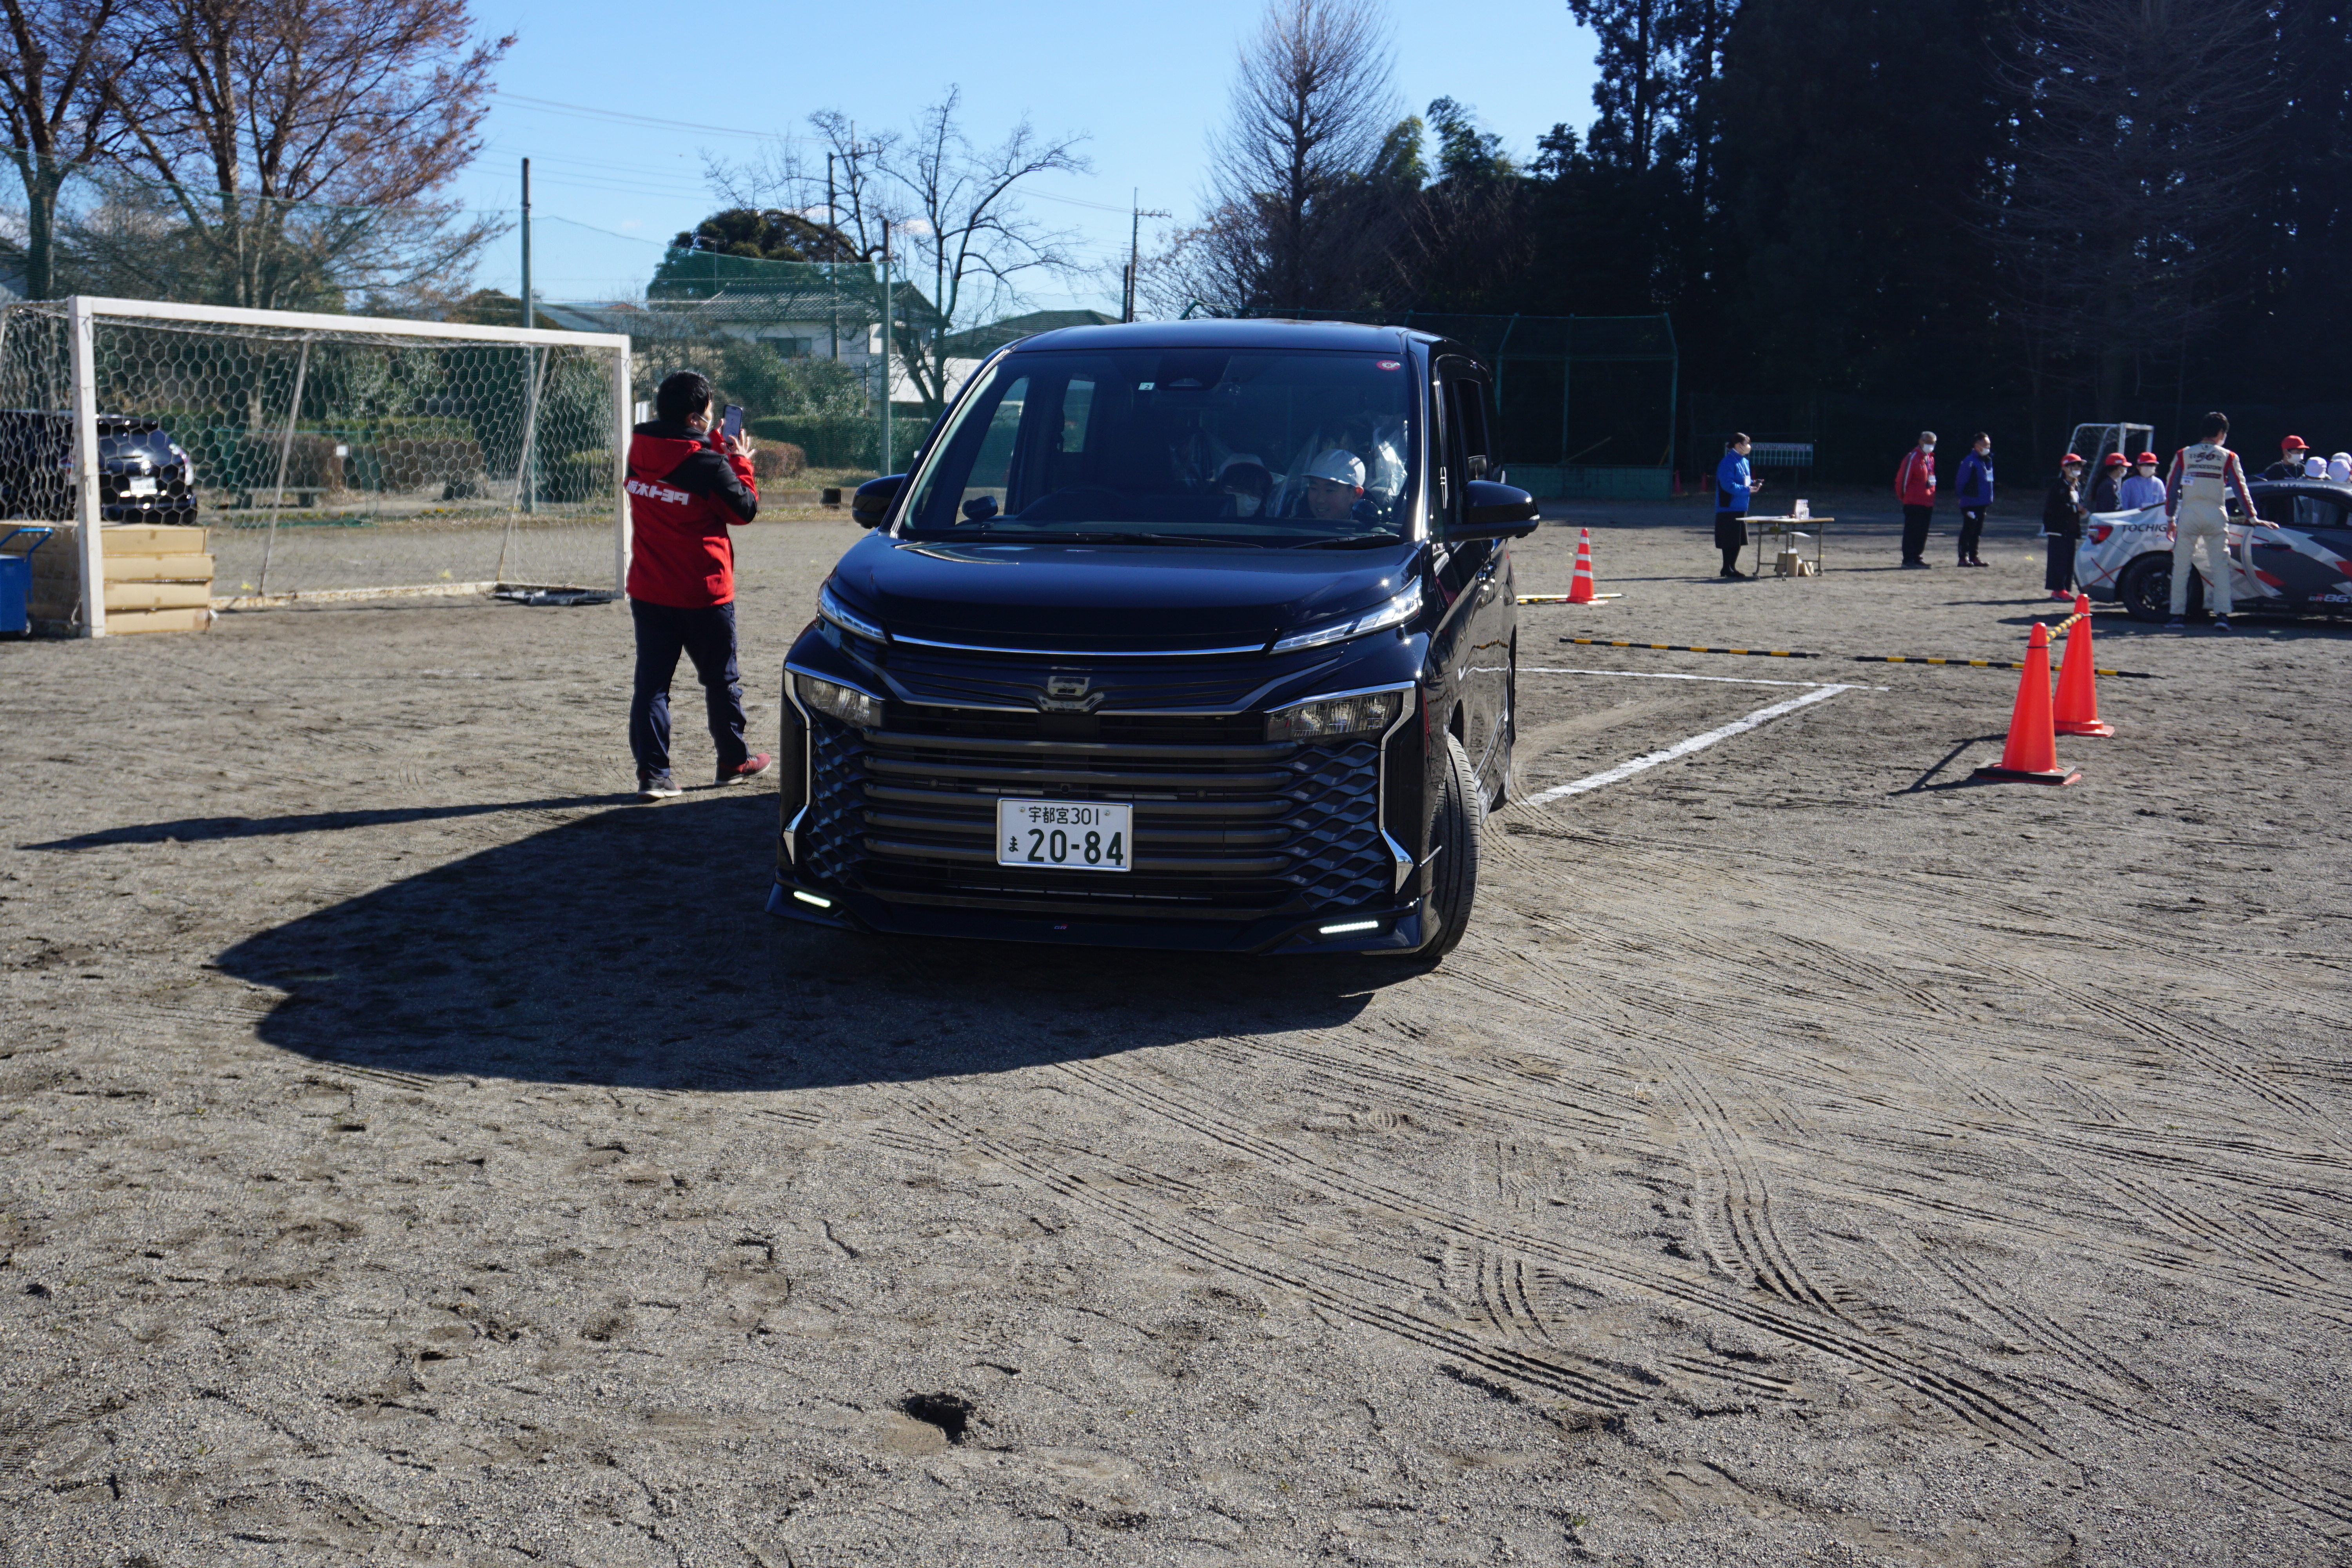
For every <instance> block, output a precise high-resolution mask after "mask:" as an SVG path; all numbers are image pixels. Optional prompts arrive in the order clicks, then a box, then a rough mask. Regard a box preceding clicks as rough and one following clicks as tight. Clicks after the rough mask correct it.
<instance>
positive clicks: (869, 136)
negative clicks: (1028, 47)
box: [709, 87, 1088, 415]
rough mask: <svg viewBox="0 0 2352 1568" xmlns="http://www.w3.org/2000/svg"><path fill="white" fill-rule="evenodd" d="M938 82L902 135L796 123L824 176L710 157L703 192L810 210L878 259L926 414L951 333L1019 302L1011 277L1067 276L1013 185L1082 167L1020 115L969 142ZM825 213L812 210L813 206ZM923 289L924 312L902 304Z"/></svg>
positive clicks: (786, 164)
mask: <svg viewBox="0 0 2352 1568" xmlns="http://www.w3.org/2000/svg"><path fill="white" fill-rule="evenodd" d="M962 107H963V90H962V89H961V88H954V87H950V89H948V91H947V95H946V96H945V97H944V98H942V99H941V100H940V101H939V102H937V103H935V104H933V105H931V106H930V107H929V108H928V109H926V110H923V111H922V113H921V115H920V116H919V118H918V119H917V121H916V123H915V125H914V127H913V128H912V129H911V130H910V131H908V132H904V133H901V132H889V131H885V132H858V131H857V130H856V127H855V126H854V125H853V124H852V123H851V122H850V121H849V120H848V119H846V118H845V116H843V115H841V114H840V113H838V112H835V111H833V110H824V111H821V112H819V113H816V114H812V115H810V116H809V124H810V125H811V126H812V127H813V128H814V130H815V131H816V132H817V141H818V142H819V143H820V145H821V146H822V147H823V148H824V151H825V152H826V153H829V154H830V155H831V160H830V161H831V168H830V171H829V175H830V180H831V188H830V189H828V188H827V184H826V182H827V178H828V172H827V171H825V170H824V169H822V168H821V167H820V163H819V161H818V159H817V158H815V157H814V156H811V155H810V154H809V153H804V152H803V151H801V150H800V149H798V148H795V147H793V146H792V145H791V144H789V143H787V144H783V145H781V146H779V147H777V148H775V149H772V151H770V152H769V153H767V154H766V155H765V156H764V157H762V158H761V159H758V160H755V161H753V162H751V163H713V164H711V165H710V166H709V178H710V181H711V184H713V185H714V186H715V187H716V188H717V189H718V190H719V192H720V193H721V194H722V195H725V196H727V197H728V198H729V199H730V200H734V201H740V202H745V203H747V204H760V205H765V204H775V205H796V206H798V207H799V208H800V209H801V210H802V211H803V212H807V213H817V212H824V217H825V221H828V222H830V223H831V224H832V225H833V226H835V228H837V229H838V230H839V231H840V232H841V233H842V234H843V235H845V236H846V237H847V238H848V240H849V242H850V244H851V245H852V247H854V248H855V250H856V253H857V255H858V256H859V257H860V258H863V259H864V260H866V261H867V262H869V263H871V262H876V261H878V260H880V259H881V258H882V255H883V251H884V247H885V246H886V245H887V247H888V248H889V253H890V257H891V262H892V275H893V278H894V279H896V280H897V281H895V282H894V285H893V289H892V294H893V300H892V330H891V342H892V345H893V347H894V348H895V349H896V351H897V353H898V363H899V365H900V366H901V367H902V368H903V369H904V370H905V371H906V373H907V376H908V380H909V381H911V382H912V383H913V384H914V386H915V391H916V395H917V397H918V398H919V401H920V402H921V403H922V405H923V407H924V409H925V410H926V412H929V413H931V414H934V415H936V414H937V413H938V412H939V410H940V408H942V407H944V406H946V403H947V398H948V395H949V394H950V393H951V392H953V391H954V390H955V387H954V384H953V383H952V382H951V380H950V374H951V372H950V368H949V361H950V357H951V356H950V349H951V346H952V345H951V344H950V342H949V340H950V337H951V336H952V335H953V334H954V333H955V332H957V331H961V330H962V329H965V328H969V327H974V326H978V325H981V324H982V322H983V321H986V320H988V319H991V318H992V317H994V316H995V315H997V314H999V313H1000V312H1001V311H1002V310H1003V309H1004V308H1005V307H1006V306H1007V305H1009V304H1010V303H1012V302H1013V301H1014V300H1017V299H1018V298H1019V295H1020V290H1021V286H1022V284H1023V282H1024V279H1028V278H1031V277H1035V276H1040V275H1067V274H1070V273H1072V272H1075V271H1076V269H1077V268H1076V263H1075V262H1074V261H1073V260H1072V259H1071V256H1070V248H1069V247H1070V245H1071V236H1069V235H1068V234H1066V233H1064V232H1062V231H1059V230H1055V229H1049V228H1047V227H1045V226H1043V225H1041V224H1039V223H1036V222H1035V221H1034V220H1033V219H1031V218H1030V217H1029V216H1027V214H1026V213H1025V212H1024V210H1023V207H1022V203H1021V197H1022V194H1023V187H1024V184H1026V183H1027V182H1029V181H1031V180H1034V178H1036V177H1037V176H1038V175H1040V174H1078V173H1084V172H1085V171H1086V170H1087V167H1088V165H1087V161H1086V160H1085V159H1084V158H1083V157H1081V156H1079V154H1078V152H1077V147H1078V143H1079V142H1080V140H1081V138H1079V137H1076V136H1064V137H1059V138H1054V137H1046V136H1041V135H1039V134H1038V133H1037V132H1036V131H1035V130H1034V128H1032V127H1031V125H1030V123H1029V122H1028V121H1026V120H1023V121H1021V122H1020V123H1018V124H1016V125H1014V126H1013V129H1012V130H1011V131H1009V132H1006V133H1005V135H1004V137H1003V140H1001V141H999V142H995V143H994V144H992V145H990V146H985V147H982V146H978V145H975V144H974V143H973V142H971V138H970V137H969V136H967V135H966V134H965V132H964V130H963V126H962V123H961V119H960V114H961V110H962ZM828 205H829V206H830V209H831V210H830V211H829V212H826V211H825V209H826V207H827V206H828ZM916 287H919V288H928V289H929V291H930V293H929V303H928V306H924V305H921V304H919V303H918V302H917V301H916V300H914V299H912V297H911V293H910V290H911V289H912V288H916Z"/></svg>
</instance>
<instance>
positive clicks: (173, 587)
mask: <svg viewBox="0 0 2352 1568" xmlns="http://www.w3.org/2000/svg"><path fill="white" fill-rule="evenodd" d="M212 600H213V585H212V584H210V583H109V584H107V585H106V613H107V614H108V615H110V616H111V615H112V614H114V612H116V611H117V610H192V609H199V608H202V609H209V608H211V606H212Z"/></svg>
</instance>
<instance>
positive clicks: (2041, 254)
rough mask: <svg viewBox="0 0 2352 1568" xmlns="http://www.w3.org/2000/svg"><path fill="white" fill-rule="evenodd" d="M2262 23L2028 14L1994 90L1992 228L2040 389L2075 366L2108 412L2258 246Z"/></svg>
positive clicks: (2189, 331) (2182, 11)
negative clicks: (2007, 128)
mask: <svg viewBox="0 0 2352 1568" xmlns="http://www.w3.org/2000/svg"><path fill="white" fill-rule="evenodd" d="M2273 47H2274V38H2273V33H2272V30H2271V24H2270V19H2269V16H2268V15H2267V13H2266V11H2265V10H2264V9H2263V7H2259V6H2252V5H2246V6H2214V5H2189V4H2187V3H2186V0H2031V3H2029V4H2028V5H2025V6H2024V7H2023V8H2022V10H2021V14H2020V16H2019V19H2018V30H2017V33H2016V36H2015V39H2014V44H2013V53H2012V54H2011V57H2010V58H2009V59H2008V61H2007V62H2006V63H2005V65H2004V68H2003V69H2004V73H2005V76H2006V82H2005V85H2006V86H2007V87H2008V89H2010V91H2011V93H2012V94H2013V95H2014V99H2015V102H2016V116H2017V118H2016V121H2015V124H2016V132H2015V138H2016V139H2015V143H2014V151H2013V156H2012V158H2011V162H2010V163H2009V165H2008V167H2007V168H2006V169H2005V170H2004V171H2002V173H2003V174H2004V176H2005V177H2004V178H2002V179H2001V180H2000V181H1999V182H1998V183H1997V185H1996V189H1995V191H1994V193H1993V195H1992V197H1991V202H1992V204H1993V205H1991V208H1990V213H1989V217H1988V222H1989V226H1990V230H1991V237H1992V239H1993V242H1994V246H1995V253H1996V255H1997V256H1998V258H2000V264H2001V266H2002V268H2003V269H2004V271H2005V273H2006V275H2007V276H2006V278H2005V283H2006V286H2007V292H2008V301H2007V304H2006V313H2007V315H2008V316H2009V318H2010V324H2011V326H2012V328H2013V329H2015V330H2016V331H2019V332H2020V333H2021V335H2022V336H2023V338H2024V340H2025V342H2026V345H2027V349H2028V353H2029V356H2030V360H2031V374H2032V376H2033V378H2034V382H2035V384H2036V387H2037V389H2039V387H2040V386H2041V385H2042V383H2043V382H2044V381H2045V380H2046V379H2048V378H2049V377H2050V376H2051V375H2052V374H2058V373H2060V372H2061V371H2062V370H2063V366H2065V365H2067V364H2069V363H2072V364H2073V365H2075V366H2078V367H2080V368H2079V378H2080V379H2082V380H2084V381H2087V382H2088V383H2089V384H2091V386H2092V388H2093V390H2094V391H2095V394H2096V395H2097V397H2098V400H2099V407H2100V408H2101V409H2102V410H2105V411H2110V412H2112V411H2116V410H2119V409H2121V407H2122V405H2123V402H2124V399H2125V398H2126V395H2128V393H2129V392H2130V391H2131V390H2132V388H2131V386H2130V382H2131V378H2132V372H2133V369H2134V366H2135V363H2136V362H2137V357H2138V355H2139V353H2141V352H2142V351H2143V350H2145V349H2148V348H2160V350H2161V352H2162V358H2163V361H2164V362H2165V363H2174V362H2175V355H2176V354H2177V353H2178V352H2179V347H2180V345H2181V344H2183V343H2185V342H2188V341H2189V340H2191V339H2193V338H2194V337H2195V336H2197V335H2198V334H2199V333H2200V331H2204V330H2206V329H2207V328H2209V327H2210V325H2211V323H2212V321H2214V319H2215V317H2216V313H2217V310H2218V309H2219V308H2220V307H2221V305H2223V304H2224V303H2226V301H2225V300H2224V299H2223V298H2222V296H2223V295H2225V294H2226V293H2227V292H2228V291H2229V290H2230V289H2231V283H2230V279H2231V278H2232V276H2234V274H2235V273H2236V271H2237V270H2238V268H2237V263H2239V262H2240V261H2241V260H2242V258H2244V257H2245V256H2246V254H2247V252H2248V250H2249V249H2250V247H2251V244H2252V241H2253V240H2254V238H2255V236H2254V235H2253V234H2252V224H2253V221H2254V213H2255V207H2256V204H2257V202H2258V199H2259V194H2260V193H2259V189H2258V187H2257V184H2256V183H2255V181H2254V179H2253V175H2254V174H2255V173H2256V172H2257V169H2256V166H2257V163H2258V161H2259V158H2260V155H2261V153H2262V151H2263V142H2264V141H2265V138H2266V134H2267V132H2268V129H2269V126H2270V124H2271V121H2273V118H2274V116H2275V110H2274V109H2273V94H2272V93H2271V91H2270V90H2269V82H2270V79H2271V68H2272V64H2273V58H2272V57H2273Z"/></svg>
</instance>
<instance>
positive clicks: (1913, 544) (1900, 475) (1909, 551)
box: [1895, 430, 1936, 572]
mask: <svg viewBox="0 0 2352 1568" xmlns="http://www.w3.org/2000/svg"><path fill="white" fill-rule="evenodd" d="M1895 500H1899V501H1901V502H1902V503H1903V564H1904V566H1905V567H1906V568H1908V569H1910V570H1913V571H1920V572H1924V571H1926V570H1927V525H1928V524H1929V523H1930V522H1932V521H1935V516H1936V433H1935V432H1934V431H1933V430H1922V431H1920V432H1919V444H1918V445H1917V446H1916V447H1912V448H1911V449H1910V450H1909V451H1907V452H1906V453H1904V454H1903V461H1902V463H1901V464H1900V465H1899V466H1898V467H1897V468H1895Z"/></svg>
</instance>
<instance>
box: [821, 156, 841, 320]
mask: <svg viewBox="0 0 2352 1568" xmlns="http://www.w3.org/2000/svg"><path fill="white" fill-rule="evenodd" d="M824 226H825V227H826V228H828V229H831V230H832V231H834V233H835V234H838V233H840V232H841V217H840V215H839V213H837V212H836V211H835V208H834V205H833V154H832V153H826V154H825V155H824ZM824 254H825V257H826V260H825V264H824V291H825V295H826V305H825V308H826V309H827V310H830V311H832V312H833V363H835V364H839V363H841V286H840V284H838V283H837V282H835V280H834V272H833V269H834V268H835V267H837V266H839V265H840V263H839V262H838V261H836V260H835V259H833V241H832V239H830V238H827V239H826V240H825V242H824Z"/></svg>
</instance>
